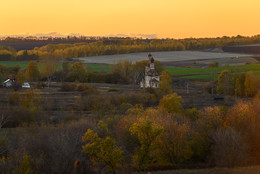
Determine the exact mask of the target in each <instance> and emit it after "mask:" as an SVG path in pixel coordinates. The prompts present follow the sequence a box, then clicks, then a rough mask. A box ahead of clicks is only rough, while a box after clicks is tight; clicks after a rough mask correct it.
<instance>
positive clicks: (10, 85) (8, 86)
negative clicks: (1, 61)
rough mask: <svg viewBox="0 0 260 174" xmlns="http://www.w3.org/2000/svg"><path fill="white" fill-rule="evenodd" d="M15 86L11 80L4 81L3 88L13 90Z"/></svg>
mask: <svg viewBox="0 0 260 174" xmlns="http://www.w3.org/2000/svg"><path fill="white" fill-rule="evenodd" d="M13 84H14V80H11V79H7V80H6V81H4V82H3V83H2V86H3V87H6V88H11V87H12V86H13Z"/></svg>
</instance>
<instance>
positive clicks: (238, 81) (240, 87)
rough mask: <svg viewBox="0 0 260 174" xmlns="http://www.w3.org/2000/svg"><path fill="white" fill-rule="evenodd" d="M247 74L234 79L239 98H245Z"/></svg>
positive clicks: (241, 74)
mask: <svg viewBox="0 0 260 174" xmlns="http://www.w3.org/2000/svg"><path fill="white" fill-rule="evenodd" d="M245 77H246V76H245V74H244V73H240V74H238V75H236V76H235V77H233V80H234V90H235V91H234V92H235V94H236V95H238V96H244V95H245Z"/></svg>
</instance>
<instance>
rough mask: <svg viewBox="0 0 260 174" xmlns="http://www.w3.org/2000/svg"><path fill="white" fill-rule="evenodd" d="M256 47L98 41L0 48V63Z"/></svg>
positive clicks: (205, 41) (227, 41)
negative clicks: (4, 61)
mask: <svg viewBox="0 0 260 174" xmlns="http://www.w3.org/2000/svg"><path fill="white" fill-rule="evenodd" d="M256 43H260V35H257V36H252V37H243V36H236V37H221V38H189V39H178V40H176V39H153V40H142V39H130V38H127V39H101V40H98V41H95V42H90V43H86V42H81V43H74V44H69V43H65V44H64V43H63V44H48V45H45V46H42V47H35V48H34V49H32V50H20V51H18V52H17V51H16V50H15V49H12V48H10V47H7V46H0V58H1V60H3V59H4V60H32V59H33V60H35V59H38V58H41V57H46V56H47V57H50V56H51V57H55V58H77V57H89V56H101V55H115V54H127V53H138V52H153V51H182V50H202V49H210V48H218V47H224V46H233V45H244V44H256Z"/></svg>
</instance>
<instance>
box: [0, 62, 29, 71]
mask: <svg viewBox="0 0 260 174" xmlns="http://www.w3.org/2000/svg"><path fill="white" fill-rule="evenodd" d="M29 62H30V61H0V64H1V65H6V66H7V67H13V66H15V65H17V64H19V65H20V67H21V69H25V68H26V67H27V65H28V63H29Z"/></svg>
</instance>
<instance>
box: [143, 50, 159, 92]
mask: <svg viewBox="0 0 260 174" xmlns="http://www.w3.org/2000/svg"><path fill="white" fill-rule="evenodd" d="M148 58H149V60H148V63H147V65H146V67H145V76H144V79H142V81H141V82H140V87H141V88H159V82H160V77H159V75H158V73H157V72H156V71H155V65H154V58H153V56H152V55H151V54H149V55H148Z"/></svg>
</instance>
